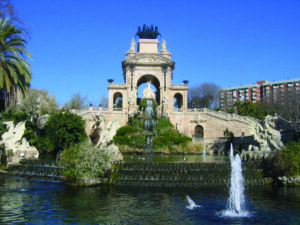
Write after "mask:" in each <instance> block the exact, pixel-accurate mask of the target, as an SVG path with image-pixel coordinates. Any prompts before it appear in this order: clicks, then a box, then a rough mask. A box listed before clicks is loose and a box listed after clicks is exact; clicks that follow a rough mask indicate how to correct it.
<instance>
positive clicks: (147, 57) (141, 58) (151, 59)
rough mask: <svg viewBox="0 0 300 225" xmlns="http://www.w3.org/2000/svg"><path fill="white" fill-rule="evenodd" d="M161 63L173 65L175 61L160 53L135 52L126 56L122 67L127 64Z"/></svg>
mask: <svg viewBox="0 0 300 225" xmlns="http://www.w3.org/2000/svg"><path fill="white" fill-rule="evenodd" d="M130 64H134V65H147V66H148V65H163V64H167V65H168V66H171V67H173V66H174V64H175V62H173V61H172V60H170V59H168V58H166V57H164V56H162V55H161V54H137V55H135V56H132V57H128V58H127V59H126V60H124V61H123V62H122V65H123V68H124V67H126V66H127V65H130Z"/></svg>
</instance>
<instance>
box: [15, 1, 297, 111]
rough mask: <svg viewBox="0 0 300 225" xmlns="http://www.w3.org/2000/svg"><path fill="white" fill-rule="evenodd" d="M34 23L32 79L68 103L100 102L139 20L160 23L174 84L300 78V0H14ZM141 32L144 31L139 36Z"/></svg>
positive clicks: (119, 78) (23, 16)
mask: <svg viewBox="0 0 300 225" xmlns="http://www.w3.org/2000/svg"><path fill="white" fill-rule="evenodd" d="M12 3H13V4H14V5H15V7H16V10H17V12H18V14H19V17H20V18H21V19H22V20H23V22H24V23H25V24H26V25H27V26H28V27H30V29H31V40H30V41H29V43H28V50H29V52H30V53H31V54H32V56H33V60H32V61H31V65H32V73H33V78H32V83H31V86H32V87H33V88H37V89H47V90H48V91H49V93H50V94H53V95H55V97H56V99H57V101H58V103H59V104H61V105H62V104H64V103H65V102H67V101H68V100H70V99H71V97H72V95H74V94H75V93H80V94H81V95H83V96H87V98H88V99H89V101H90V102H92V103H93V104H94V105H98V104H99V101H100V99H101V97H102V96H107V93H108V91H107V85H108V82H107V79H108V78H113V79H114V82H115V83H123V75H122V67H121V61H122V60H124V59H125V52H126V51H127V50H128V49H129V48H130V41H131V39H133V38H135V33H136V31H137V27H138V26H142V25H143V24H147V25H151V24H153V25H154V26H158V28H159V31H160V33H161V34H162V37H160V40H162V38H164V39H165V40H166V41H167V49H168V50H169V51H170V52H171V53H172V59H173V61H175V63H176V64H175V70H174V79H173V84H181V83H182V80H185V79H187V80H189V81H190V83H189V87H193V86H195V85H197V84H201V83H203V82H214V83H216V84H218V85H219V86H221V87H230V86H239V85H245V84H252V83H255V82H256V81H257V80H269V81H273V80H285V79H294V78H300V0H223V1H221V0H206V1H202V0H195V1H188V0H187V1H177V0H170V1H162V0H160V1H151V0H149V1H139V0H135V1H130V0H126V1H121V0H120V1H116V0H110V1H108V0H107V1H104V0H85V1H80V0H30V1H24V0H12ZM136 40H137V39H136Z"/></svg>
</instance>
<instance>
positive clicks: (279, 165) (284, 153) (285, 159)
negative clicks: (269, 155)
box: [272, 141, 300, 176]
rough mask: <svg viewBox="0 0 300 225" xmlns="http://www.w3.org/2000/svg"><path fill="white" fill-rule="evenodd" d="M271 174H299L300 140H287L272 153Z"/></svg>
mask: <svg viewBox="0 0 300 225" xmlns="http://www.w3.org/2000/svg"><path fill="white" fill-rule="evenodd" d="M272 170H273V174H276V175H277V176H296V175H300V142H299V141H298V142H294V141H292V142H289V143H288V144H286V145H285V146H284V149H283V150H278V151H276V153H275V154H274V166H273V167H272Z"/></svg>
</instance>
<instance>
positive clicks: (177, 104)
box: [174, 93, 183, 111]
mask: <svg viewBox="0 0 300 225" xmlns="http://www.w3.org/2000/svg"><path fill="white" fill-rule="evenodd" d="M182 107H183V96H182V94H180V93H176V94H175V95H174V110H175V111H176V110H177V111H181V110H182Z"/></svg>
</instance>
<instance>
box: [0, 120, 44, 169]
mask: <svg viewBox="0 0 300 225" xmlns="http://www.w3.org/2000/svg"><path fill="white" fill-rule="evenodd" d="M4 123H5V124H6V126H7V129H8V131H7V132H5V133H4V134H3V135H2V140H1V141H0V145H2V144H3V145H4V147H5V153H6V155H7V156H8V162H11V163H18V162H19V161H20V159H22V158H38V157H39V152H38V151H37V149H36V148H35V147H33V146H30V145H29V143H28V141H27V140H26V139H25V138H23V135H24V131H25V121H24V122H20V123H18V124H17V125H16V126H15V125H14V123H13V122H12V121H8V122H4Z"/></svg>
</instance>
